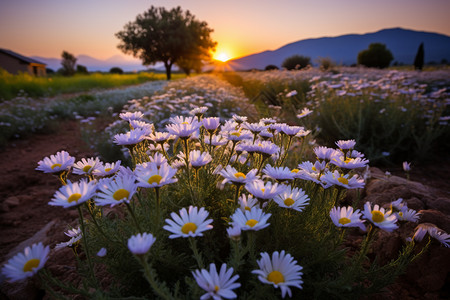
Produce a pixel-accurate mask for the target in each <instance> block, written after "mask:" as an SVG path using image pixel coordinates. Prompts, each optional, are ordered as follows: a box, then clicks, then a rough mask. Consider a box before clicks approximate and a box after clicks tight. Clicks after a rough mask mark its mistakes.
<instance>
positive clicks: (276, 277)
mask: <svg viewBox="0 0 450 300" xmlns="http://www.w3.org/2000/svg"><path fill="white" fill-rule="evenodd" d="M267 280H269V281H272V282H273V283H275V284H279V283H280V282H284V276H283V274H281V272H279V271H272V272H270V273H269V275H267Z"/></svg>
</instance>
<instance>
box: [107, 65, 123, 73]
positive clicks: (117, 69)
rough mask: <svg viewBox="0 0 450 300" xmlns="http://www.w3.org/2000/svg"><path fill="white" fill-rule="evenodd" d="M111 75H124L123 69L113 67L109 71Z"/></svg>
mask: <svg viewBox="0 0 450 300" xmlns="http://www.w3.org/2000/svg"><path fill="white" fill-rule="evenodd" d="M109 73H112V74H123V70H122V69H121V68H119V67H112V68H111V69H110V70H109Z"/></svg>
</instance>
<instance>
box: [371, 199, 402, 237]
mask: <svg viewBox="0 0 450 300" xmlns="http://www.w3.org/2000/svg"><path fill="white" fill-rule="evenodd" d="M363 213H364V218H366V219H367V220H369V221H370V222H371V223H372V224H374V225H375V226H377V227H379V228H381V229H383V230H385V231H387V232H392V231H393V230H395V229H397V228H398V225H397V224H395V223H396V222H397V218H396V217H395V215H393V214H392V211H385V210H384V208H382V207H380V206H379V205H378V204H375V206H374V207H373V210H372V207H371V205H370V202H366V204H365V205H364V212H363Z"/></svg>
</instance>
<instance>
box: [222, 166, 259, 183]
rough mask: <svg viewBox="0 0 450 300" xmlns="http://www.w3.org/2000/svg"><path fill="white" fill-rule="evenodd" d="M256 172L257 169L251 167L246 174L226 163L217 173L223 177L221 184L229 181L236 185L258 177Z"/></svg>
mask: <svg viewBox="0 0 450 300" xmlns="http://www.w3.org/2000/svg"><path fill="white" fill-rule="evenodd" d="M257 172H258V170H257V169H252V170H250V171H249V172H248V173H247V174H244V173H242V172H238V171H237V170H236V169H235V168H233V167H232V166H230V165H228V166H227V167H226V168H225V169H224V170H221V171H220V172H219V175H221V176H222V177H224V178H225V179H224V180H223V181H222V184H225V183H227V182H231V183H233V184H236V185H242V184H247V183H249V182H252V181H254V180H256V179H258V176H257V175H256V173H257Z"/></svg>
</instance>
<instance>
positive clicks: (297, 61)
mask: <svg viewBox="0 0 450 300" xmlns="http://www.w3.org/2000/svg"><path fill="white" fill-rule="evenodd" d="M310 63H311V58H309V57H307V56H302V55H292V56H290V57H288V58H286V59H285V60H284V61H283V63H282V64H281V66H282V67H283V68H286V69H287V70H300V69H303V68H306V67H307V66H308V65H309V64H310Z"/></svg>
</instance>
